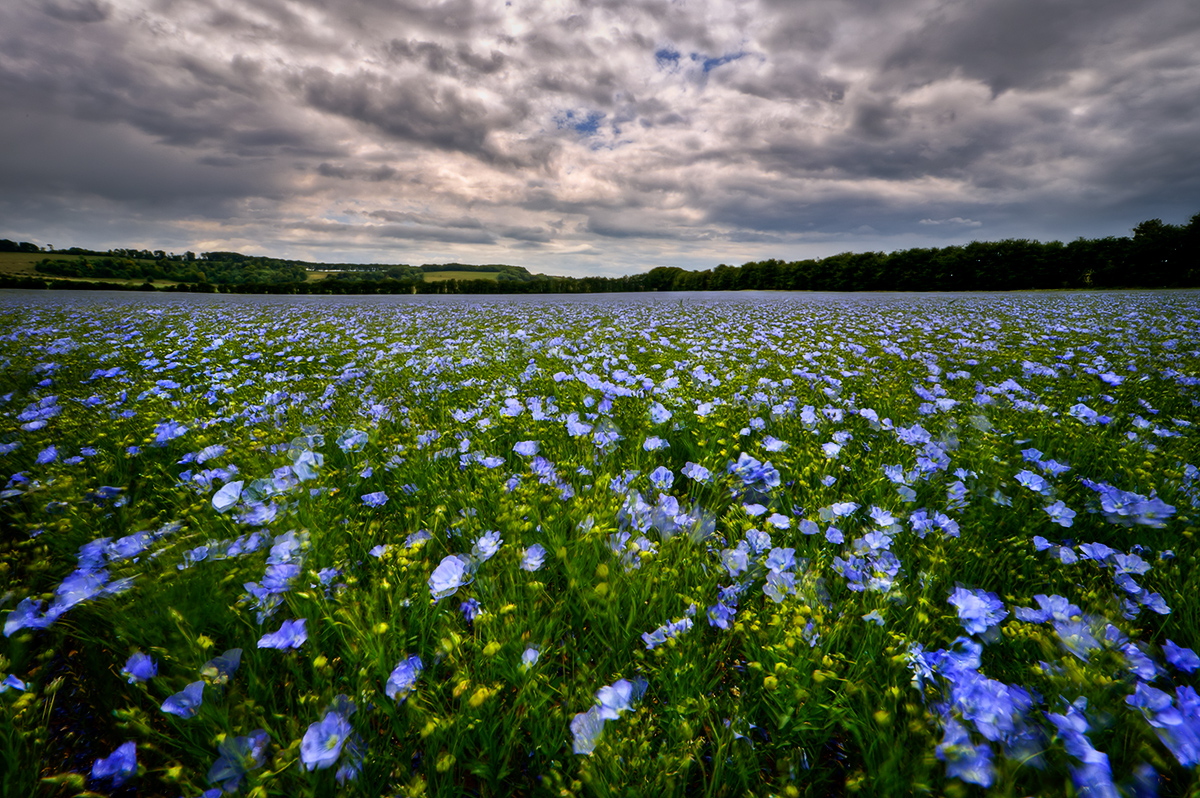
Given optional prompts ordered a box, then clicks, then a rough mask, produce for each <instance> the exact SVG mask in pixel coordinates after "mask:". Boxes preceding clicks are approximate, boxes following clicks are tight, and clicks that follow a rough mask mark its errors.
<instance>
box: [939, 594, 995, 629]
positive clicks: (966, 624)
mask: <svg viewBox="0 0 1200 798" xmlns="http://www.w3.org/2000/svg"><path fill="white" fill-rule="evenodd" d="M949 602H950V604H952V605H954V607H955V608H956V609H957V610H958V619H959V621H960V622H961V623H962V625H963V628H964V629H966V630H967V633H968V634H973V635H977V634H983V633H984V632H986V631H987V630H988V629H990V628H991V627H993V626H995V625H996V624H998V623H1000V621H1002V620H1004V619H1005V618H1006V617H1008V611H1007V610H1005V609H1004V602H1002V601H1000V599H999V598H998V597H997V596H996V595H995V594H993V593H989V592H987V591H986V590H968V589H966V588H961V587H959V588H955V590H954V592H953V593H951V594H950V599H949Z"/></svg>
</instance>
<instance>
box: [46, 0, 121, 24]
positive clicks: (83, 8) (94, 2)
mask: <svg viewBox="0 0 1200 798" xmlns="http://www.w3.org/2000/svg"><path fill="white" fill-rule="evenodd" d="M42 10H43V11H45V12H46V13H47V14H49V15H50V16H52V17H54V18H55V19H60V20H62V21H63V22H102V21H104V20H106V19H108V16H109V14H111V13H112V6H111V5H109V4H108V3H102V2H99V0H73V1H72V0H64V1H63V2H54V1H53V0H47V2H46V4H45V5H43V6H42Z"/></svg>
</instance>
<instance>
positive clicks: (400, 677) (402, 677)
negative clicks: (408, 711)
mask: <svg viewBox="0 0 1200 798" xmlns="http://www.w3.org/2000/svg"><path fill="white" fill-rule="evenodd" d="M422 668H423V665H422V664H421V658H420V657H418V656H417V655H415V654H414V655H413V656H411V657H409V658H408V659H402V660H400V662H399V664H397V665H396V669H395V670H393V671H392V674H391V676H389V677H388V680H387V686H386V687H385V688H384V692H385V693H386V694H387V697H388V698H391V699H393V700H395V701H404V699H405V698H407V697H408V694H409V693H411V692H412V691H413V688H414V687H415V686H416V684H417V677H419V676H420V675H421V670H422Z"/></svg>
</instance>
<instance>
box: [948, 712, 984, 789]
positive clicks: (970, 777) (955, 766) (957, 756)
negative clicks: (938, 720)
mask: <svg viewBox="0 0 1200 798" xmlns="http://www.w3.org/2000/svg"><path fill="white" fill-rule="evenodd" d="M934 753H935V754H936V755H937V758H938V759H940V760H942V761H943V762H945V763H946V775H947V776H949V777H950V778H958V779H962V780H963V781H965V782H968V783H970V784H978V785H980V786H981V787H990V786H991V784H992V781H993V780H994V779H995V778H996V771H995V768H993V767H992V749H991V747H990V746H989V745H987V744H986V743H983V744H981V745H978V746H976V745H974V744H973V743H972V742H971V737H970V735H969V734H967V730H966V729H965V728H963V726H962V724H961V723H959V722H958V721H957V720H954V719H953V718H950V719H947V720H946V733H945V735H944V736H943V738H942V742H941V743H939V744H938V746H937V748H936V749H935V750H934Z"/></svg>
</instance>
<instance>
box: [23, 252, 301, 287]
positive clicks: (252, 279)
mask: <svg viewBox="0 0 1200 798" xmlns="http://www.w3.org/2000/svg"><path fill="white" fill-rule="evenodd" d="M125 252H129V250H125ZM188 254H191V253H188ZM205 254H206V255H211V254H215V255H219V256H231V255H238V253H232V252H230V253H224V252H222V253H205ZM34 270H35V271H37V272H39V273H40V274H48V275H52V276H55V277H74V278H79V279H84V280H89V279H101V278H110V279H121V280H145V281H150V280H171V281H174V282H181V283H209V284H212V285H242V284H245V283H294V282H298V281H303V280H305V279H307V277H308V272H307V271H306V270H305V268H304V267H303V266H300V265H298V264H296V263H295V262H294V261H284V260H278V259H276V258H264V257H258V256H246V255H238V257H236V258H234V257H218V258H205V259H202V260H197V259H186V258H185V259H174V258H168V257H163V258H154V259H146V258H133V257H129V256H127V255H115V256H114V255H108V254H107V253H106V254H105V255H104V256H101V257H96V256H80V257H77V258H75V259H73V260H65V259H59V260H55V259H51V258H43V259H42V260H41V261H40V262H39V263H37V264H36V265H35V266H34Z"/></svg>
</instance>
